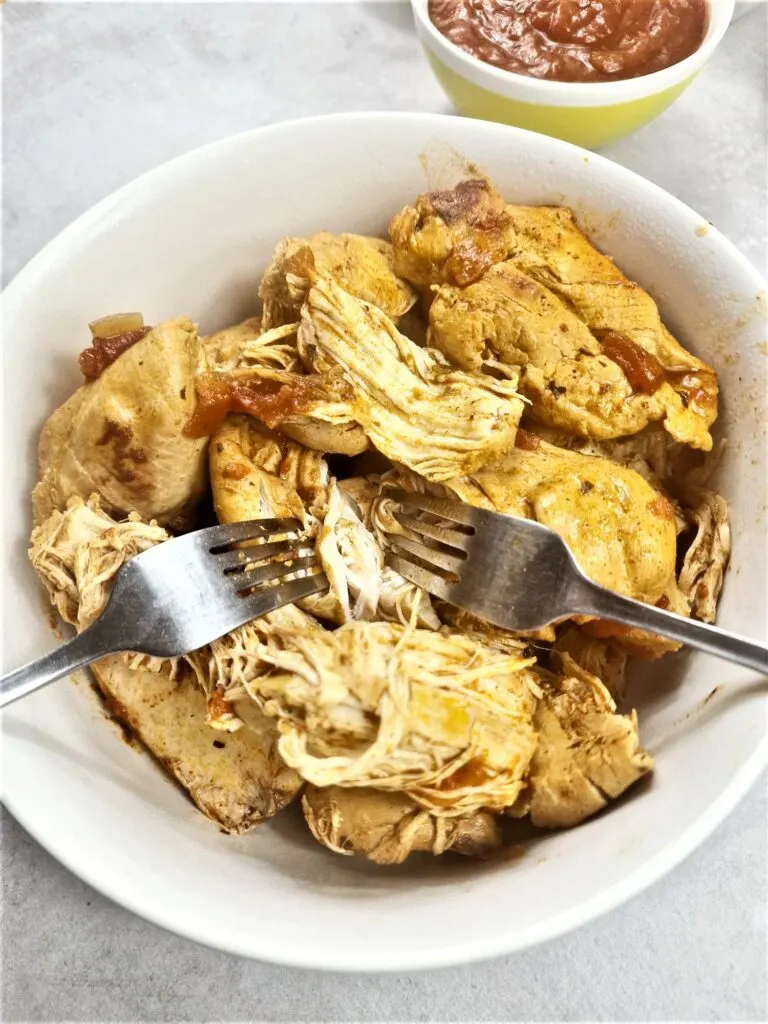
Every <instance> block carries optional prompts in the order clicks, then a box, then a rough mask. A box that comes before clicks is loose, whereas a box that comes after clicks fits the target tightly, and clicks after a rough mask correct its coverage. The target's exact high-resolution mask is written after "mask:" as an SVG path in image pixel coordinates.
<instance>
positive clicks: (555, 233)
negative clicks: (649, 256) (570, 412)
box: [507, 206, 718, 451]
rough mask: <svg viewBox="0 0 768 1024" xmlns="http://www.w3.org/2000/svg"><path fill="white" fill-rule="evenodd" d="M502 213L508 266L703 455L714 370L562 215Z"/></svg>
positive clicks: (550, 211) (712, 410) (531, 210)
mask: <svg viewBox="0 0 768 1024" xmlns="http://www.w3.org/2000/svg"><path fill="white" fill-rule="evenodd" d="M507 214H508V216H509V217H510V219H511V222H512V224H513V227H514V230H515V233H516V238H517V247H516V249H515V252H514V255H513V257H512V258H513V260H514V263H515V264H516V266H517V267H519V269H520V270H522V271H523V272H524V273H525V274H527V275H528V276H529V277H532V278H533V279H534V280H535V281H537V282H538V283H539V284H540V285H543V286H544V287H545V288H547V289H549V291H550V292H554V293H555V295H557V296H559V298H561V299H563V300H564V301H565V303H566V304H567V305H568V307H569V308H570V309H571V310H572V311H573V312H574V313H575V314H576V315H577V316H578V317H579V318H580V319H581V320H582V321H583V322H584V323H585V324H586V326H587V327H588V328H589V330H590V331H591V332H592V334H593V335H595V337H596V338H597V339H598V340H599V341H600V342H601V347H602V350H603V353H604V354H605V355H606V356H608V357H609V358H610V359H612V360H614V361H615V362H616V363H618V365H619V366H620V367H621V368H622V370H623V371H624V372H625V373H626V376H627V380H628V381H629V383H630V384H632V386H633V387H634V389H635V390H636V392H638V393H646V392H647V393H648V394H651V395H653V396H655V397H656V398H657V400H658V401H659V403H660V404H661V405H662V406H663V408H664V410H665V414H664V415H665V418H664V426H665V428H666V430H668V431H669V433H670V434H671V435H672V437H674V438H675V440H677V441H681V442H683V443H684V444H689V445H691V446H692V447H694V448H700V449H702V450H703V451H709V450H710V449H711V447H712V438H711V436H710V434H709V427H710V426H711V425H712V423H713V422H714V421H715V419H716V418H717V399H718V386H717V375H716V374H715V371H714V370H713V369H712V368H711V367H709V366H707V365H706V364H705V363H703V362H702V361H701V360H699V359H697V358H696V357H695V356H693V355H691V353H690V352H687V351H686V350H685V349H684V348H683V347H682V345H680V344H679V343H678V342H677V341H676V340H675V339H674V338H673V337H672V335H671V334H670V333H669V331H668V330H667V329H666V327H665V326H664V324H663V323H662V322H661V317H660V315H659V310H658V308H657V306H656V303H655V302H654V301H653V299H652V298H651V297H650V295H648V294H647V292H645V291H643V289H642V288H641V287H640V286H639V285H637V284H635V283H634V282H633V281H630V280H628V279H627V278H626V277H625V276H624V274H622V272H621V271H620V270H619V269H618V267H616V265H615V264H614V263H613V261H612V260H611V259H610V258H609V257H608V256H605V255H603V253H601V252H599V250H598V249H596V248H595V246H594V245H593V244H592V242H591V241H590V240H589V238H587V236H586V235H585V234H584V233H583V232H582V231H581V230H580V229H579V227H578V226H577V224H576V221H575V219H574V216H573V214H572V213H571V211H570V210H566V209H562V208H560V207H531V206H508V207H507Z"/></svg>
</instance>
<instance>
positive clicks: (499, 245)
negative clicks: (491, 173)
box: [389, 179, 515, 288]
mask: <svg viewBox="0 0 768 1024" xmlns="http://www.w3.org/2000/svg"><path fill="white" fill-rule="evenodd" d="M389 233H390V237H391V239H392V247H393V249H394V253H395V270H396V272H397V273H398V274H399V275H400V276H401V277H404V278H406V280H408V281H410V282H411V283H412V284H414V285H416V287H418V288H429V286H430V285H433V284H456V285H459V286H460V287H461V286H464V285H467V284H470V283H471V282H472V281H476V280H477V279H478V278H480V277H482V275H483V274H484V273H485V271H486V270H488V269H489V268H490V267H492V266H493V264H494V263H500V262H501V261H502V260H505V259H506V258H507V256H508V255H509V254H510V253H511V252H512V251H513V250H514V248H515V231H514V227H513V225H512V218H511V217H510V215H509V214H508V213H507V210H506V208H505V206H504V200H503V199H502V198H501V196H500V195H499V194H498V193H497V192H496V191H495V190H494V188H493V187H492V186H491V185H490V184H489V183H488V182H487V181H482V180H479V179H470V180H468V181H462V182H459V184H458V185H457V186H456V187H455V188H452V189H449V190H446V191H443V192H425V193H423V194H422V195H420V196H419V198H418V199H417V200H416V203H415V205H414V206H406V207H405V209H404V210H402V211H401V212H400V213H398V214H397V215H396V216H395V217H394V218H393V219H392V223H391V225H390V228H389Z"/></svg>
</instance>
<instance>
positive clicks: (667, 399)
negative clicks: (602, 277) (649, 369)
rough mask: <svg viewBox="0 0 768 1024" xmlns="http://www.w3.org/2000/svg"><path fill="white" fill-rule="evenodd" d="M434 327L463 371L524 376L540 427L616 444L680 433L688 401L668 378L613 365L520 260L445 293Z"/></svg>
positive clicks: (435, 308) (437, 340)
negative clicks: (649, 429)
mask: <svg viewBox="0 0 768 1024" xmlns="http://www.w3.org/2000/svg"><path fill="white" fill-rule="evenodd" d="M429 320H430V328H429V344H430V345H434V346H435V348H438V349H440V351H441V352H443V353H444V354H445V355H446V356H447V357H448V359H450V361H451V362H452V363H454V364H455V365H456V366H460V367H461V368H462V369H465V370H478V371H479V370H482V369H484V368H485V369H488V370H492V369H493V368H495V367H497V366H498V364H501V365H503V366H509V367H514V368H515V369H517V368H520V370H519V385H518V386H519V390H520V392H521V394H523V395H524V396H525V397H526V398H528V399H530V401H531V402H532V410H531V411H532V415H533V417H534V418H535V419H537V420H539V421H540V422H541V423H544V424H548V425H550V426H553V427H558V428H560V429H562V430H566V431H570V432H572V433H574V434H578V435H580V436H582V437H596V438H614V437H624V436H626V435H628V434H636V433H637V432H638V431H640V430H643V428H644V427H646V426H647V425H648V424H649V423H652V422H655V421H659V420H660V421H663V422H664V424H665V425H667V422H668V420H669V423H670V424H671V426H672V428H674V430H677V431H678V433H679V420H680V417H681V415H682V411H683V406H682V402H683V399H682V398H681V395H680V394H678V393H677V391H675V390H674V388H673V387H672V386H671V385H670V384H669V383H668V382H665V381H664V380H663V375H661V376H658V377H654V378H653V379H652V380H650V381H648V380H646V379H645V378H643V379H642V380H640V378H639V377H638V376H637V375H634V376H633V373H632V367H630V366H626V365H625V366H624V367H622V365H620V363H619V362H616V361H615V360H614V358H613V357H612V356H613V355H615V354H616V353H615V352H614V351H613V349H612V348H611V346H610V344H607V345H606V344H602V343H601V342H600V341H599V340H598V338H597V337H595V335H594V334H593V333H592V332H591V331H590V329H589V327H588V326H587V325H586V324H585V323H584V322H583V321H582V320H581V319H579V317H578V316H577V315H576V314H575V313H573V312H572V311H571V309H570V307H569V306H568V305H567V304H566V302H565V301H564V300H563V299H561V298H560V297H559V296H558V295H557V294H556V293H555V292H554V291H550V290H549V288H548V287H546V286H545V285H544V284H541V283H539V281H537V280H536V279H535V278H533V277H531V276H530V275H529V274H526V273H524V272H523V271H522V270H521V269H520V268H519V267H518V265H517V263H516V261H515V260H514V259H512V260H509V261H507V262H506V263H499V264H497V265H496V266H495V267H492V268H491V269H490V270H489V271H488V272H487V273H486V274H485V275H484V276H483V277H482V278H481V279H480V280H479V281H476V282H475V283H474V284H471V285H469V286H468V287H466V288H454V287H451V286H447V285H444V286H443V287H441V288H440V289H439V290H438V291H437V294H436V296H435V299H434V301H433V302H432V305H431V307H430V312H429ZM640 351H641V354H642V355H644V350H640ZM648 358H649V359H650V357H648ZM675 372H677V371H675ZM638 381H639V382H640V384H642V387H641V388H638Z"/></svg>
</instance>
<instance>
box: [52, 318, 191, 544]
mask: <svg viewBox="0 0 768 1024" xmlns="http://www.w3.org/2000/svg"><path fill="white" fill-rule="evenodd" d="M202 368H203V354H202V349H201V346H200V341H199V339H198V337H197V331H196V329H195V325H194V324H193V323H192V322H191V321H190V320H188V319H186V318H184V317H181V318H179V319H177V320H170V321H168V322H167V323H164V324H160V325H159V326H157V327H154V328H152V330H151V331H149V333H148V334H146V335H145V336H144V337H143V338H142V339H141V340H140V341H138V342H136V343H135V344H134V345H132V346H131V347H130V348H128V349H127V350H126V351H124V352H123V353H122V354H121V355H120V356H119V357H118V358H117V359H116V360H115V361H114V362H113V363H112V364H111V365H109V366H107V368H106V369H105V370H104V371H103V372H102V373H101V375H100V376H99V377H98V378H96V379H95V380H92V381H89V382H88V383H86V384H84V385H82V387H80V388H78V390H77V391H76V392H75V393H74V394H73V395H72V396H71V398H70V399H69V400H68V401H67V402H65V403H64V405H62V406H61V407H60V408H58V409H57V410H56V411H55V412H54V413H53V415H52V416H51V417H50V419H49V420H48V422H47V423H46V424H45V426H44V428H43V432H42V434H41V437H40V447H39V458H40V475H41V480H40V483H38V485H37V486H36V487H35V489H34V491H33V494H32V500H33V506H34V513H35V521H36V522H41V521H42V520H44V519H46V518H47V517H48V516H49V515H50V513H51V512H52V511H54V510H55V509H59V510H62V509H64V508H65V506H66V503H67V500H68V499H69V498H71V497H73V496H79V497H81V498H88V497H89V496H90V495H91V494H94V493H97V494H99V495H100V496H101V500H102V503H103V504H104V506H105V508H108V509H110V510H111V511H115V512H123V513H124V512H137V513H139V515H141V516H142V518H144V519H147V520H149V519H156V520H157V521H158V522H159V523H160V524H161V525H166V524H170V525H174V526H175V525H178V524H180V523H181V522H182V521H183V520H184V519H185V517H186V516H187V515H188V513H189V512H190V511H191V509H192V507H193V506H194V505H195V503H196V502H197V501H198V499H199V498H200V497H201V496H202V494H203V493H204V491H205V484H206V480H205V449H206V445H207V439H206V438H204V437H202V438H197V439H192V438H189V437H187V436H185V434H184V426H185V424H186V422H187V419H188V417H189V415H190V413H191V412H192V409H193V406H194V403H195V389H194V379H195V375H196V374H197V373H198V371H199V370H201V369H202Z"/></svg>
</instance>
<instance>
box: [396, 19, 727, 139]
mask: <svg viewBox="0 0 768 1024" xmlns="http://www.w3.org/2000/svg"><path fill="white" fill-rule="evenodd" d="M412 5H413V9H414V15H415V20H416V29H417V32H418V34H419V37H420V39H421V42H422V44H423V45H424V47H425V49H426V52H427V56H428V57H429V60H430V63H431V64H432V67H433V69H434V71H435V73H436V75H437V77H438V79H439V80H440V82H441V84H442V85H443V87H444V89H445V90H446V92H447V93H448V95H449V96H450V98H451V99H452V100H453V101H454V103H455V105H456V106H457V107H458V109H459V110H460V111H461V112H462V113H465V114H468V115H470V116H473V117H480V118H483V119H485V120H492V121H502V122H505V123H508V124H514V125H518V126H519V127H523V128H529V129H533V130H534V131H539V132H543V133H545V134H548V135H556V136H558V137H560V138H564V139H566V140H567V141H570V142H576V143H578V144H580V145H582V146H586V147H588V148H596V147H598V146H601V145H604V144H606V143H607V142H610V141H613V140H614V139H616V138H619V137H621V136H622V135H626V134H628V133H629V132H631V131H634V130H635V129H636V128H638V127H640V126H641V125H642V124H646V123H647V122H648V121H650V120H652V119H653V118H654V117H656V116H657V115H658V114H660V113H661V112H662V111H663V110H664V109H666V107H668V106H669V105H670V103H672V102H673V101H674V100H675V99H676V98H677V96H679V95H680V93H681V92H683V90H684V89H685V88H687V86H688V85H689V84H690V83H691V82H692V81H693V79H694V78H695V76H696V74H697V73H698V72H699V71H700V70H701V68H702V67H703V65H704V64H705V63H706V61H707V60H708V59H709V57H710V56H711V55H712V53H713V52H714V50H715V48H716V47H717V45H718V43H719V42H720V40H721V39H722V37H723V35H724V34H725V31H726V29H727V27H728V24H729V22H730V20H731V18H732V16H733V8H734V0H412Z"/></svg>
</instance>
